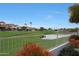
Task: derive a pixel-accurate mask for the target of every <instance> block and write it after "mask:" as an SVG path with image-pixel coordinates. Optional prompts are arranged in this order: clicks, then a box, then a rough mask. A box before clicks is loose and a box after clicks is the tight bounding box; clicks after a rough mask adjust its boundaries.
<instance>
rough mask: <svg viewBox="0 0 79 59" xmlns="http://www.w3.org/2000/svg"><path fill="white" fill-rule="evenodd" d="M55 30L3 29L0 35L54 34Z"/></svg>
mask: <svg viewBox="0 0 79 59" xmlns="http://www.w3.org/2000/svg"><path fill="white" fill-rule="evenodd" d="M55 33H56V32H55V31H33V32H27V31H4V32H0V37H11V36H19V35H27V36H29V35H40V34H55Z"/></svg>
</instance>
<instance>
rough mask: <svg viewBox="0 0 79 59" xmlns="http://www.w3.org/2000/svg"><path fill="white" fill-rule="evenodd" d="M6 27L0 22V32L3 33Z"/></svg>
mask: <svg viewBox="0 0 79 59" xmlns="http://www.w3.org/2000/svg"><path fill="white" fill-rule="evenodd" d="M5 27H6V23H5V22H4V21H0V31H4V30H5Z"/></svg>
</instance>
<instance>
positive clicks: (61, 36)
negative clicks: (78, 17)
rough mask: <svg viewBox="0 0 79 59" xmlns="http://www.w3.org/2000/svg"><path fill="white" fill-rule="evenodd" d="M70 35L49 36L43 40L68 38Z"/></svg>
mask: <svg viewBox="0 0 79 59" xmlns="http://www.w3.org/2000/svg"><path fill="white" fill-rule="evenodd" d="M71 35H72V34H58V35H57V34H51V35H45V37H44V38H42V39H45V40H53V39H57V38H63V37H68V36H71Z"/></svg>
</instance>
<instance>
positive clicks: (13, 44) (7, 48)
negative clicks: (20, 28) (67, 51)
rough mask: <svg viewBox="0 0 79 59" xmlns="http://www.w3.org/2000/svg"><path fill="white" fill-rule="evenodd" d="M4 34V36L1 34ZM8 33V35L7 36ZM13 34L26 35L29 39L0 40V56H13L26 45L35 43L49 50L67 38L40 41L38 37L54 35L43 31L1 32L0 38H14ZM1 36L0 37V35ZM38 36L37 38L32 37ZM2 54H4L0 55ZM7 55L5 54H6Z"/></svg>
mask: <svg viewBox="0 0 79 59" xmlns="http://www.w3.org/2000/svg"><path fill="white" fill-rule="evenodd" d="M3 33H6V34H3ZM8 33H9V34H8ZM14 33H15V34H16V35H17V36H18V35H26V36H31V37H16V38H8V39H2V40H0V55H15V54H16V52H18V51H20V49H21V48H22V47H23V46H24V45H25V44H27V43H36V44H38V45H39V46H41V47H43V48H46V49H50V48H53V47H56V46H58V45H60V44H62V43H64V42H66V41H67V38H61V39H56V40H42V39H40V36H41V35H43V34H55V32H52V31H43V32H40V31H39V32H1V33H0V36H1V37H6V38H7V37H10V36H16V35H14ZM1 34H2V35H1ZM32 35H39V36H32ZM1 53H4V54H1ZM6 53H7V54H6Z"/></svg>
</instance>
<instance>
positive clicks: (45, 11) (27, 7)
mask: <svg viewBox="0 0 79 59" xmlns="http://www.w3.org/2000/svg"><path fill="white" fill-rule="evenodd" d="M71 5H72V4H67V3H63V4H62V3H59V4H56V3H51V4H50V3H49V4H46V3H45V4H33V3H32V4H28V3H26V4H0V21H5V22H6V23H13V24H17V25H24V23H25V22H26V23H27V24H29V22H32V26H33V27H37V28H39V27H45V28H49V27H51V28H64V27H65V28H73V27H78V26H79V25H76V24H71V23H69V20H68V19H69V14H68V8H69V6H71Z"/></svg>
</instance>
